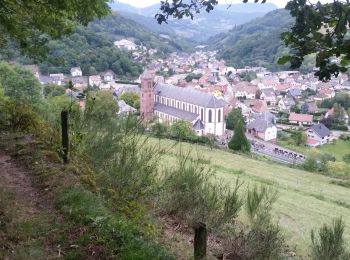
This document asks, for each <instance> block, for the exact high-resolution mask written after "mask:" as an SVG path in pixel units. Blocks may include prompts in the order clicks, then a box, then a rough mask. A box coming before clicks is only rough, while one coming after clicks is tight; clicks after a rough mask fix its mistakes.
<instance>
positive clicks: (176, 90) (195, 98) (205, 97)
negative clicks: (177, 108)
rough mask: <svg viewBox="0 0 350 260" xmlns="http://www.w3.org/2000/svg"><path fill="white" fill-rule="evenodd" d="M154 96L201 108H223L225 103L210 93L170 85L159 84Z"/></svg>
mask: <svg viewBox="0 0 350 260" xmlns="http://www.w3.org/2000/svg"><path fill="white" fill-rule="evenodd" d="M155 94H156V95H159V96H162V97H167V98H173V99H176V100H179V101H182V102H186V103H190V104H193V105H197V106H201V107H207V108H222V107H225V101H224V100H223V99H219V98H217V97H215V96H213V95H212V94H210V93H205V92H201V91H199V90H196V89H194V88H180V87H176V86H174V85H170V84H163V83H159V84H156V86H155Z"/></svg>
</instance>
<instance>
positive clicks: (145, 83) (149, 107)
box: [140, 71, 155, 120]
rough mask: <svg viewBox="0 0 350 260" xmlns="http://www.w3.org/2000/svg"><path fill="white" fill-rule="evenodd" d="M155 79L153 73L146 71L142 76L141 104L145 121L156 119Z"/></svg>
mask: <svg viewBox="0 0 350 260" xmlns="http://www.w3.org/2000/svg"><path fill="white" fill-rule="evenodd" d="M154 77H155V73H154V72H152V71H145V72H144V73H143V74H142V75H141V104H140V112H141V117H142V118H143V119H144V120H151V119H153V117H154V114H153V111H154Z"/></svg>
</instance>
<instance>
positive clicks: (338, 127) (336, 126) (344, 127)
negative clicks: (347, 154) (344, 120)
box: [331, 125, 349, 131]
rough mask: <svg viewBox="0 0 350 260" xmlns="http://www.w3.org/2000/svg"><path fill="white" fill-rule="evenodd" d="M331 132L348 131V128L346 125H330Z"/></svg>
mask: <svg viewBox="0 0 350 260" xmlns="http://www.w3.org/2000/svg"><path fill="white" fill-rule="evenodd" d="M331 129H332V130H339V131H348V130H349V129H348V127H347V126H346V125H334V126H333V125H332V127H331Z"/></svg>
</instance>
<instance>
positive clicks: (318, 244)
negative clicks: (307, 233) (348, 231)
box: [311, 218, 349, 260]
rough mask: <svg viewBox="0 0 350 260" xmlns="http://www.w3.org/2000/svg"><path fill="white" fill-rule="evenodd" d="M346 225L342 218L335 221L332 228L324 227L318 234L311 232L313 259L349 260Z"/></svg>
mask: <svg viewBox="0 0 350 260" xmlns="http://www.w3.org/2000/svg"><path fill="white" fill-rule="evenodd" d="M344 229H345V224H344V222H343V220H342V219H341V218H339V219H335V220H333V223H332V225H331V226H328V225H326V224H325V225H323V226H322V227H321V228H320V229H319V231H318V234H316V233H315V231H314V230H312V231H311V242H312V245H311V252H312V257H313V259H315V260H316V259H317V260H329V259H348V258H347V257H349V253H347V252H346V249H345V242H344V237H343V235H344Z"/></svg>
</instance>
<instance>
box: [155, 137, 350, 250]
mask: <svg viewBox="0 0 350 260" xmlns="http://www.w3.org/2000/svg"><path fill="white" fill-rule="evenodd" d="M160 143H161V145H164V146H167V147H170V146H171V144H172V143H173V142H172V141H168V140H161V141H160ZM181 148H182V149H185V150H186V149H191V150H192V152H196V151H197V152H199V154H201V155H202V156H203V157H205V158H210V160H211V166H212V167H214V168H215V169H216V176H217V177H218V178H221V179H223V180H224V181H225V182H226V183H227V184H229V185H235V182H236V179H237V178H240V180H242V181H244V184H245V185H244V187H245V188H246V187H247V185H249V184H252V183H262V184H267V185H274V186H275V187H277V189H278V191H279V198H278V201H277V202H276V204H275V206H274V213H275V217H276V219H277V220H278V221H279V223H280V225H281V226H282V228H283V229H284V230H285V232H286V237H287V241H288V242H289V243H290V244H292V245H296V246H297V251H298V252H299V253H302V254H303V255H305V254H306V250H307V249H308V245H309V243H310V230H311V229H312V228H316V227H319V226H321V225H322V224H323V223H325V222H330V221H331V219H332V218H334V217H338V216H342V217H343V218H344V220H345V222H346V223H347V224H348V225H350V215H349V211H350V189H348V188H344V187H340V186H337V185H334V184H331V183H330V182H331V181H332V178H330V177H326V176H322V175H317V174H313V173H309V172H305V171H302V170H298V169H293V168H289V167H285V166H283V165H278V164H274V163H271V162H268V161H258V160H253V159H250V158H247V157H243V156H240V155H235V154H232V153H229V152H225V151H221V150H215V149H214V150H210V148H207V147H203V146H197V145H190V144H181V145H178V146H175V147H174V148H172V149H171V150H170V151H169V152H168V154H167V155H166V156H165V162H164V163H174V162H175V156H176V151H178V150H179V149H181ZM239 170H241V171H239ZM240 217H241V218H242V219H244V216H240ZM346 238H347V239H348V240H349V239H350V228H347V229H346Z"/></svg>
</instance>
